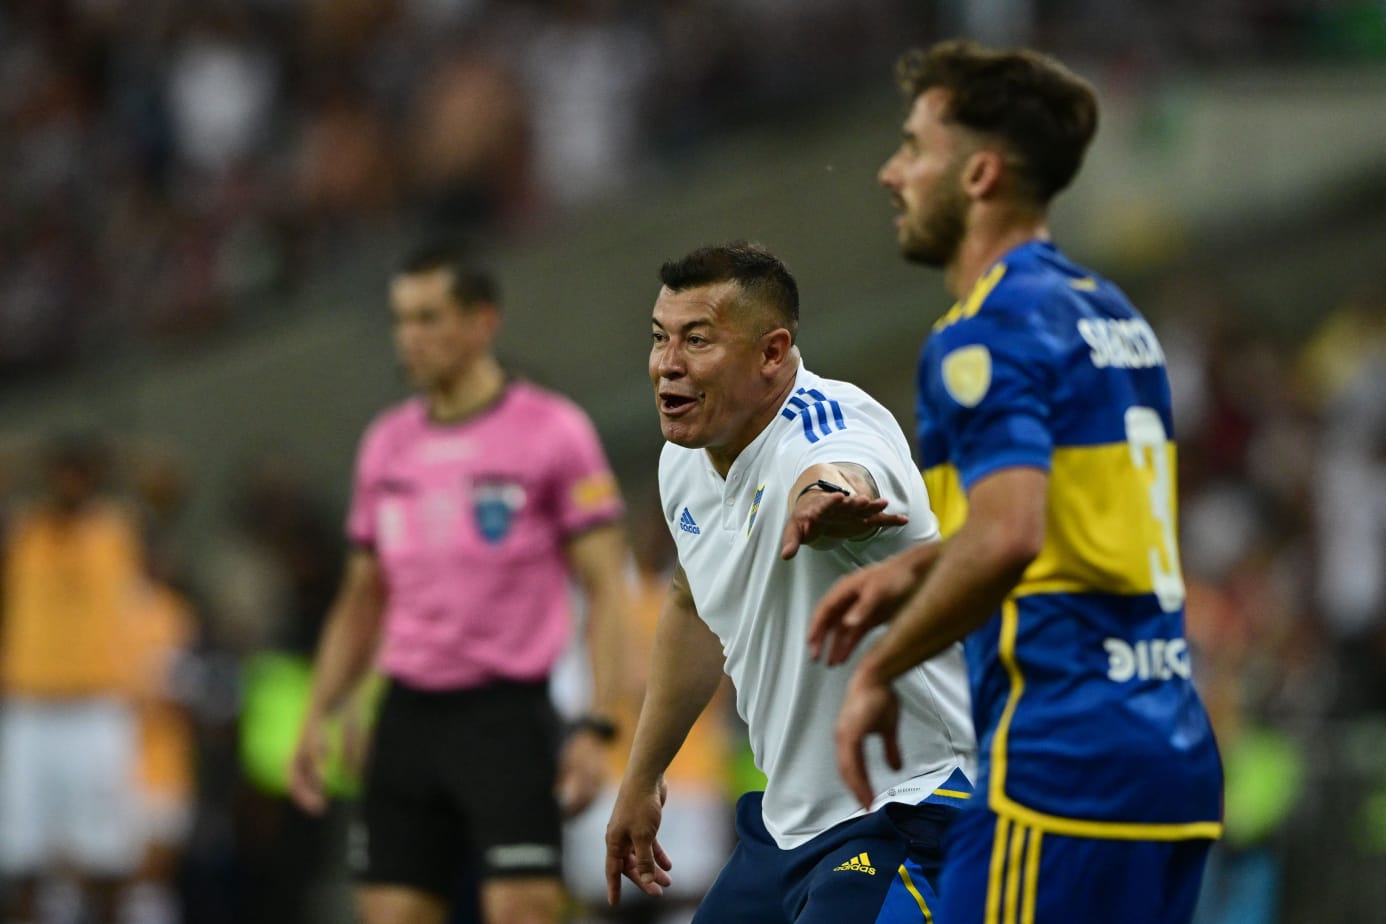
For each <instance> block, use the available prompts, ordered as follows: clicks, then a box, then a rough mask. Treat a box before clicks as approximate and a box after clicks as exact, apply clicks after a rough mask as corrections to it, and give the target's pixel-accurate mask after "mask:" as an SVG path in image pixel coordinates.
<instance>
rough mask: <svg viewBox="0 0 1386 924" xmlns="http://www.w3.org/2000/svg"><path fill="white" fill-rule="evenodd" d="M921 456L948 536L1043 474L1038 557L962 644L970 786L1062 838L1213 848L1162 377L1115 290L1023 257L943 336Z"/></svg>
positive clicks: (924, 375) (1044, 259) (937, 333)
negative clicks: (980, 499)
mask: <svg viewBox="0 0 1386 924" xmlns="http://www.w3.org/2000/svg"><path fill="white" fill-rule="evenodd" d="M918 386H919V403H918V415H919V417H918V419H919V432H918V438H919V451H920V459H921V462H922V464H923V467H924V469H925V471H924V478H925V481H926V483H927V485H928V489H929V498H930V501H931V503H932V504H933V506H934V511H935V513H936V514H937V515H938V518H939V522H940V527H941V529H942V532H943V535H944V536H945V537H946V536H949V535H951V534H952V533H953V532H955V531H956V530H957V529H958V527H959V526H961V525H962V523H963V521H964V519H965V518H966V516H967V495H966V492H967V490H968V489H969V488H970V487H971V486H972V485H973V484H975V483H976V482H977V481H978V480H980V479H981V478H983V477H985V476H986V475H988V474H991V473H993V472H996V471H998V470H1000V469H1004V468H1009V467H1014V466H1033V467H1036V468H1041V469H1044V470H1046V471H1047V472H1048V473H1049V497H1048V511H1047V515H1046V535H1045V542H1044V547H1043V550H1042V551H1041V553H1040V555H1039V557H1038V558H1036V560H1035V561H1034V562H1033V563H1031V565H1030V567H1029V569H1028V570H1027V571H1026V572H1025V576H1024V578H1023V579H1022V581H1021V583H1020V584H1019V586H1017V587H1016V589H1015V591H1014V592H1013V593H1012V595H1011V596H1010V597H1009V598H1008V599H1007V601H1006V602H1005V604H1004V605H1003V606H1002V608H1001V610H1000V611H999V612H997V613H996V614H994V615H993V616H992V617H991V618H990V619H989V620H988V621H987V622H986V623H985V624H984V625H983V626H982V627H981V628H979V629H978V630H977V631H976V632H974V633H973V634H972V636H971V637H969V638H968V639H967V642H966V645H965V647H966V651H967V660H968V671H969V678H970V683H971V689H972V697H973V707H972V708H973V717H974V720H975V722H976V726H977V730H978V748H979V756H980V758H981V760H980V768H979V769H980V777H981V778H980V780H979V785H978V787H977V788H978V791H979V792H985V793H987V799H988V805H989V807H990V808H991V809H992V810H993V811H995V812H997V813H998V814H1000V815H1004V816H1008V817H1010V818H1012V819H1015V820H1019V821H1021V822H1023V823H1024V824H1027V825H1031V826H1034V827H1037V828H1039V829H1041V830H1045V831H1052V832H1055V833H1061V834H1068V835H1076V836H1092V837H1109V838H1137V839H1156V840H1176V839H1183V838H1190V837H1216V836H1217V835H1218V834H1219V832H1220V830H1221V821H1220V819H1221V817H1222V806H1221V801H1222V769H1221V764H1220V761H1219V758H1218V753H1217V747H1216V745H1215V743H1214V740H1213V733H1212V729H1211V728H1210V727H1209V724H1208V717H1207V715H1206V713H1205V712H1204V709H1203V705H1202V703H1201V702H1200V701H1199V698H1198V694H1197V693H1196V692H1195V690H1194V687H1193V684H1192V683H1191V682H1190V678H1189V673H1190V671H1189V652H1188V646H1187V644H1186V643H1185V641H1184V584H1183V579H1182V577H1181V574H1180V568H1179V550H1178V542H1177V539H1176V522H1175V443H1174V435H1173V434H1174V427H1173V422H1172V419H1171V414H1170V391H1169V380H1168V378H1167V376H1166V372H1165V363H1164V355H1163V353H1162V351H1161V349H1160V344H1159V341H1158V340H1156V338H1155V334H1154V332H1153V331H1152V330H1151V328H1150V326H1149V325H1148V324H1147V323H1146V322H1145V320H1144V319H1143V318H1142V317H1141V316H1140V314H1139V313H1138V312H1137V311H1136V310H1135V308H1133V307H1132V306H1131V304H1130V302H1128V301H1127V299H1126V297H1125V296H1124V295H1122V293H1121V292H1120V291H1118V290H1117V289H1116V287H1114V286H1113V285H1112V284H1111V283H1109V282H1107V281H1106V280H1103V279H1100V278H1098V277H1096V276H1094V275H1092V274H1091V273H1088V272H1087V271H1085V270H1084V269H1082V268H1081V267H1079V266H1076V265H1075V264H1073V263H1072V262H1070V261H1069V260H1068V259H1067V258H1066V257H1064V256H1063V255H1062V254H1061V253H1059V252H1058V251H1057V250H1055V249H1054V248H1053V247H1052V246H1051V245H1049V244H1047V243H1044V242H1038V241H1036V242H1031V243H1028V244H1025V245H1022V246H1020V247H1018V248H1016V249H1014V250H1012V251H1011V252H1010V253H1008V254H1007V255H1006V256H1005V257H1003V258H1002V259H1001V260H1000V261H999V262H998V263H996V264H995V265H994V266H992V267H991V269H990V270H988V271H987V272H986V273H984V274H983V276H982V277H981V278H980V279H979V280H978V282H977V284H976V286H975V287H974V289H973V291H972V292H971V293H970V294H969V295H968V296H967V297H966V298H965V299H963V300H962V301H961V302H959V303H958V304H957V305H955V306H954V307H953V308H952V309H951V310H950V311H949V312H948V313H947V314H946V315H945V316H944V317H943V318H941V319H940V320H939V321H938V323H937V324H936V325H935V326H934V330H933V333H932V335H931V336H930V338H929V340H928V342H927V343H926V344H925V346H924V351H923V354H922V356H921V358H920V364H919V382H918Z"/></svg>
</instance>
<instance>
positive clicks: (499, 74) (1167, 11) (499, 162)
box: [0, 0, 1386, 924]
mask: <svg viewBox="0 0 1386 924" xmlns="http://www.w3.org/2000/svg"><path fill="white" fill-rule="evenodd" d="M955 35H967V36H971V37H974V38H978V39H981V40H983V41H987V42H990V43H995V44H1003V45H1006V44H1030V45H1034V46H1037V47H1039V48H1042V49H1044V50H1046V51H1051V52H1053V53H1056V54H1058V55H1059V56H1060V57H1062V58H1063V59H1064V60H1065V61H1066V62H1067V63H1068V64H1069V65H1070V66H1071V67H1073V68H1074V69H1075V70H1078V71H1079V72H1080V73H1082V74H1084V75H1085V76H1087V77H1088V78H1090V79H1091V80H1092V81H1093V82H1094V84H1095V85H1096V86H1097V88H1098V90H1099V94H1100V97H1101V102H1102V106H1103V113H1102V126H1101V129H1100V131H1099V136H1098V139H1097V141H1096V143H1095V145H1094V148H1093V150H1092V151H1091V153H1090V155H1089V158H1088V162H1087V164H1086V166H1085V168H1084V171H1083V173H1082V174H1081V175H1080V177H1079V179H1078V181H1077V183H1076V185H1075V186H1074V188H1073V189H1072V190H1070V191H1069V192H1067V193H1066V194H1064V195H1063V196H1062V197H1061V199H1060V201H1059V204H1058V206H1057V208H1056V212H1055V221H1054V228H1055V232H1056V237H1057V238H1058V241H1059V243H1060V244H1061V245H1063V246H1065V247H1066V248H1067V249H1068V250H1070V251H1071V252H1072V253H1073V254H1074V255H1075V256H1077V257H1078V258H1080V259H1081V260H1083V261H1086V262H1088V263H1090V264H1091V265H1093V266H1094V268H1096V269H1098V270H1099V271H1101V272H1102V273H1104V274H1105V275H1107V276H1109V277H1111V278H1113V279H1114V280H1116V281H1117V282H1118V283H1120V284H1121V285H1122V286H1123V287H1124V288H1126V289H1127V291H1128V292H1129V293H1130V294H1131V295H1132V297H1133V298H1134V300H1135V301H1136V303H1137V305H1139V306H1141V307H1142V308H1143V310H1145V312H1146V313H1147V314H1148V315H1149V316H1150V318H1151V320H1152V322H1153V323H1154V324H1155V326H1156V328H1157V330H1158V331H1159V333H1160V335H1161V338H1162V342H1163V344H1164V347H1165V350H1166V353H1167V354H1168V358H1169V365H1170V373H1171V378H1172V381H1173V385H1174V388H1175V392H1176V404H1175V413H1176V425H1177V427H1178V438H1179V441H1180V451H1181V464H1180V468H1181V491H1182V494H1181V501H1182V509H1181V524H1180V525H1181V533H1182V538H1183V543H1184V554H1185V576H1186V579H1187V581H1188V583H1189V604H1188V621H1189V634H1190V638H1191V642H1192V643H1193V644H1194V648H1195V651H1196V657H1195V668H1196V671H1197V673H1198V675H1199V680H1200V685H1201V688H1202V690H1203V692H1204V694H1205V696H1206V697H1207V700H1208V703H1209V707H1210V711H1212V712H1213V714H1214V718H1215V722H1216V724H1217V726H1218V731H1219V738H1220V741H1221V743H1222V747H1223V750H1224V756H1225V759H1226V761H1227V764H1228V792H1227V813H1228V836H1227V838H1226V840H1225V842H1224V843H1223V844H1222V845H1221V847H1220V848H1219V850H1218V852H1217V854H1216V855H1215V858H1214V866H1213V869H1212V870H1211V872H1210V875H1209V878H1208V883H1207V889H1206V894H1205V901H1204V905H1203V908H1202V910H1201V912H1200V914H1201V917H1200V924H1209V922H1228V924H1230V922H1247V924H1259V922H1277V921H1278V922H1285V924H1299V922H1304V924H1333V922H1340V921H1341V922H1349V921H1352V922H1357V921H1368V920H1382V919H1383V918H1382V915H1383V912H1382V910H1381V909H1382V908H1383V907H1386V875H1383V873H1382V871H1383V870H1384V869H1386V219H1383V218H1382V216H1383V215H1384V214H1386V5H1383V4H1382V3H1381V2H1380V0H1202V2H1199V3H1197V4H1195V3H1192V2H1185V0H1171V2H1160V3H1157V2H1137V3H1126V4H1119V5H1118V4H1108V3H1099V2H1094V0H1068V2H1063V0H1054V2H1042V0H1028V2H1026V0H986V2H971V3H965V2H962V0H953V2H942V0H940V2H903V0H899V2H897V0H884V2H876V3H871V4H862V3H854V2H850V0H658V2H656V0H649V2H633V0H627V2H621V0H551V2H522V0H207V2H198V3H188V2H178V0H3V2H0V498H3V499H4V500H5V502H6V505H7V507H9V506H15V505H21V504H22V503H23V502H24V501H25V500H27V499H29V498H31V497H33V496H35V495H36V494H38V493H40V492H41V491H42V478H41V469H42V464H41V463H42V460H43V458H44V454H43V450H44V448H45V447H47V446H50V445H51V444H52V440H53V439H54V438H55V437H58V436H60V435H62V434H72V433H82V434H85V435H87V436H89V437H92V438H97V439H99V440H100V441H101V442H102V443H103V445H104V446H105V447H106V448H107V450H108V452H107V453H106V455H105V456H104V458H105V464H104V468H103V479H102V481H101V483H100V490H101V491H102V492H103V493H104V494H106V495H108V496H110V497H112V498H116V499H119V500H121V501H123V502H125V503H126V504H127V505H128V506H129V507H130V509H132V510H134V511H136V512H137V513H136V516H137V517H138V520H139V522H140V524H141V529H142V535H143V536H144V542H145V547H146V548H145V551H146V552H147V554H148V558H149V563H150V564H149V568H150V580H151V582H154V583H155V584H157V586H159V587H161V588H165V589H167V590H169V591H170V592H171V593H176V595H177V600H178V601H179V604H178V605H179V606H180V607H181V612H182V613H183V616H184V619H185V622H186V624H187V630H186V631H185V632H182V633H177V634H175V635H174V636H171V637H170V638H171V639H172V640H170V639H165V642H164V645H165V648H166V649H168V650H170V651H173V652H174V655H175V656H172V657H171V658H170V660H169V661H168V663H169V664H170V665H172V666H170V667H169V668H168V670H167V675H166V677H165V678H164V682H161V684H159V692H158V693H157V698H161V699H163V700H165V701H167V702H168V703H171V704H173V705H174V706H175V707H176V709H177V711H178V714H179V715H180V716H181V717H182V721H183V722H184V725H183V736H182V737H181V738H177V739H176V740H177V741H181V742H182V744H179V745H177V746H176V747H175V748H174V750H175V752H176V753H177V754H180V755H181V757H180V758H178V759H179V760H181V761H182V762H183V764H184V765H185V767H186V776H187V781H186V782H185V783H184V784H183V785H182V787H181V789H178V790H177V793H178V794H179V798H181V799H183V800H184V801H185V802H186V804H187V806H188V811H189V821H188V824H187V825H186V828H185V830H184V832H183V834H182V835H181V836H180V837H179V838H178V839H176V843H175V844H174V845H173V848H174V850H173V853H174V860H173V862H172V864H171V865H170V866H169V867H168V871H167V872H166V874H165V875H163V876H162V877H161V879H160V881H159V882H156V883H155V884H154V886H152V888H156V889H162V890H163V892H164V893H165V895H166V897H168V898H169V901H167V902H164V903H163V904H162V905H161V906H160V907H162V908H163V910H148V911H145V912H141V911H139V910H138V909H137V910H136V911H132V912H131V914H132V915H134V914H139V913H145V914H147V915H148V916H147V917H144V918H132V920H133V921H136V922H138V921H148V922H155V924H157V922H162V921H167V920H185V921H189V922H195V924H222V922H227V924H229V922H242V921H244V922H257V924H258V922H262V921H278V920H282V921H295V922H296V921H305V922H316V921H341V920H346V919H348V917H349V912H347V911H345V910H344V908H345V907H346V906H345V904H344V902H345V884H344V872H343V863H342V860H341V857H342V855H343V852H344V850H345V846H344V844H343V838H344V835H343V833H342V829H343V824H342V820H343V818H344V817H345V811H346V810H345V809H341V810H339V811H337V812H335V813H334V814H333V815H331V816H329V818H328V819H327V820H326V821H323V822H316V821H310V820H308V819H306V818H303V817H302V816H301V815H299V814H297V813H296V812H295V811H293V810H292V809H290V808H289V807H288V805H287V803H286V802H285V800H284V799H283V796H282V790H281V789H279V788H278V787H279V785H280V781H279V780H277V779H276V776H275V772H274V767H273V766H272V765H273V764H274V760H275V759H276V755H277V754H278V751H276V750H275V749H276V748H279V747H282V746H283V741H282V739H283V737H284V734H283V731H282V729H284V728H290V727H292V724H293V718H292V703H293V702H295V701H296V700H295V699H294V697H295V696H297V695H300V694H299V693H296V692H295V691H301V686H295V684H300V685H301V683H302V669H303V664H304V659H305V658H306V656H307V655H308V654H309V653H310V652H311V650H312V646H313V644H314V642H315V639H316V632H317V629H318V626H319V623H320V622H321V619H322V616H323V614H324V612H325V609H326V606H327V603H328V601H329V599H330V596H331V593H332V590H333V587H334V584H335V581H336V577H337V570H336V569H337V567H338V564H339V562H340V560H341V558H342V555H343V552H344V548H343V541H342V538H341V531H340V528H339V522H340V519H341V513H342V510H343V507H344V505H345V500H346V497H347V492H348V482H349V477H350V470H351V463H352V458H353V453H354V449H355V443H356V440H357V438H358V437H359V435H360V433H361V430H362V428H363V427H364V426H365V425H366V423H367V422H368V421H369V419H370V418H371V417H372V416H373V415H374V413H376V412H377V411H378V410H379V409H380V408H382V407H383V406H385V405H386V404H387V403H389V402H391V401H393V400H395V399H397V398H398V397H400V396H402V395H403V394H405V393H406V391H407V386H406V383H405V382H404V380H403V378H402V377H401V376H400V375H399V373H398V372H397V370H396V368H395V365H394V362H393V359H392V355H391V347H390V342H389V323H388V313H387V308H386V303H385V288H386V282H387V278H388V275H389V273H390V271H391V268H392V266H393V262H394V261H395V259H396V258H397V257H398V256H399V254H400V252H401V250H402V249H404V248H405V247H406V246H408V245H409V244H411V243H414V242H416V241H418V240H420V239H422V238H424V237H431V236H438V235H446V236H449V237H460V238H463V239H465V240H468V241H471V242H472V245H473V246H474V248H475V251H476V255H477V258H478V260H480V261H482V262H484V263H487V264H489V265H491V266H493V267H495V269H496V270H497V272H498V274H499V277H500V280H501V283H502V293H503V298H504V301H505V305H506V329H505V333H504V334H503V335H502V339H501V353H502V356H503V358H505V359H506V361H507V362H508V363H509V365H510V366H511V368H512V369H514V370H515V371H516V372H517V373H519V374H523V375H525V376H528V377H530V378H533V379H535V380H537V381H538V382H540V383H542V384H545V385H548V386H550V387H554V388H557V389H559V390H562V391H564V392H566V393H568V394H570V395H571V396H573V397H574V398H576V399H577V400H578V401H579V402H581V403H582V404H583V405H584V406H585V407H586V408H587V409H588V410H589V412H590V413H591V414H592V415H593V417H594V419H595V420H596V422H597V424H598V427H599V429H600V430H601V433H602V436H603V438H604V440H605V443H606V445H607V448H608V452H609V453H610V455H611V457H612V460H613V463H614V464H615V466H616V468H617V472H618V475H619V476H620V477H621V479H622V482H623V485H624V487H625V489H626V493H627V495H628V497H629V499H630V501H631V504H632V508H633V509H632V519H633V521H640V520H641V519H643V518H647V517H648V515H649V512H648V508H649V506H650V505H651V504H652V503H653V501H652V496H653V487H652V486H653V481H654V475H655V458H656V454H657V451H658V447H659V434H658V429H657V426H656V424H655V420H654V416H653V414H652V412H651V407H650V397H649V394H648V383H647V381H646V379H645V372H644V354H645V349H646V346H645V345H646V337H647V333H646V332H647V329H648V328H647V326H646V319H647V317H648V311H649V306H650V305H651V304H652V303H653V300H654V296H655V294H656V292H657V290H658V283H657V279H656V275H655V271H656V269H657V267H658V265H659V263H660V262H661V261H663V260H664V259H667V258H670V257H676V256H680V255H682V254H683V253H685V252H687V251H688V250H690V249H692V248H693V247H695V246H697V245H699V244H702V243H707V242H712V241H718V240H725V239H730V238H750V239H753V240H758V241H760V242H762V243H764V244H765V245H767V246H768V247H770V248H771V249H772V250H774V251H775V252H777V253H778V254H779V255H781V256H782V257H784V258H785V259H786V260H787V262H788V263H789V264H790V267H791V269H793V270H794V271H795V273H796V275H797V276H798V277H799V281H800V286H801V289H802V291H803V295H804V306H803V334H802V341H801V342H802V345H803V347H804V352H805V356H806V360H807V362H808V363H810V364H811V365H812V367H813V368H814V369H815V370H816V371H818V372H820V373H824V374H828V375H832V376H835V377H843V378H850V379H853V380H855V381H857V382H859V383H860V384H862V385H863V386H864V387H866V388H867V389H868V390H870V391H872V392H873V393H875V394H877V395H878V396H879V397H880V398H882V400H884V401H885V402H886V403H887V404H888V405H889V406H890V407H891V408H892V409H893V410H895V411H896V413H897V416H898V417H899V419H900V421H901V424H902V425H903V426H904V427H905V428H906V430H907V431H910V430H912V400H913V399H912V394H911V388H912V386H911V382H912V381H913V366H914V358H915V354H916V352H917V349H918V346H919V343H920V341H921V340H922V338H923V336H924V334H925V332H926V331H927V328H928V326H929V324H930V323H931V321H932V319H933V318H934V317H936V316H937V315H938V314H939V313H941V312H942V311H943V310H944V309H946V307H947V302H946V297H945V296H944V294H943V290H942V285H941V280H940V279H939V278H938V277H937V276H935V275H932V274H930V273H927V272H923V271H920V270H917V269H913V268H910V267H908V266H906V265H904V264H903V263H902V261H900V260H899V258H898V257H897V255H896V253H895V248H894V243H893V233H892V230H891V225H890V217H891V212H890V209H889V205H888V201H887V197H886V196H885V194H884V193H883V192H881V191H880V189H879V187H877V186H876V183H875V171H876V168H877V167H878V166H879V164H880V162H881V161H882V160H883V159H884V158H885V157H886V156H887V154H888V153H889V152H890V151H891V149H892V148H893V147H894V145H895V143H896V138H897V137H898V131H899V122H900V119H901V118H902V116H903V114H904V108H903V104H902V101H901V100H900V98H899V96H898V94H897V93H896V91H895V89H894V86H893V79H892V77H891V64H892V62H893V60H894V58H895V56H896V55H897V54H898V53H899V52H900V51H902V50H904V49H905V48H907V47H909V46H911V45H916V44H924V43H928V42H931V41H934V40H937V39H941V38H945V37H950V36H955ZM652 567H653V570H655V571H657V570H658V568H657V566H652ZM653 605H657V603H656V604H653ZM0 618H3V614H0ZM175 642H176V644H175ZM161 676H163V675H162V674H161ZM286 704H287V705H286ZM285 710H287V712H286V711H285ZM286 715H287V716H288V718H285V716H286ZM267 716H268V717H267ZM275 731H278V732H279V733H278V735H276V734H275V733H274V732H275ZM732 734H733V735H734V734H735V732H734V729H733V731H732ZM175 762H177V761H175ZM708 772H709V773H712V774H714V775H716V774H718V773H722V771H721V770H717V769H716V768H714V769H712V770H709V771H708ZM718 785H721V786H723V787H724V788H725V790H726V791H727V792H728V793H731V792H734V791H735V789H736V788H737V787H738V786H740V785H744V783H743V778H742V777H740V776H738V775H736V773H735V772H734V771H733V770H730V769H726V770H725V773H724V775H723V776H722V777H718ZM349 788H350V787H349V784H344V787H343V789H344V791H346V790H349ZM4 836H5V834H4V820H3V819H2V818H0V838H3V837H4ZM718 849H720V845H718ZM670 850H671V852H675V848H674V847H673V846H670ZM65 895H66V897H64V896H65ZM154 904H158V903H157V902H155V903H154ZM154 904H151V905H150V907H151V908H153V907H154ZM581 904H582V903H581V902H575V907H574V911H573V919H574V920H586V919H587V918H586V917H584V915H586V914H587V912H586V911H584V910H583V909H582V907H581ZM73 905H74V902H73V900H72V897H71V896H70V895H68V894H66V893H65V892H64V890H63V886H62V883H61V881H60V879H59V881H57V882H55V884H54V886H53V888H52V890H51V894H50V895H49V899H48V902H47V905H46V906H45V907H48V908H49V913H50V916H51V920H52V921H55V922H56V921H65V920H72V914H73V913H75V909H74V908H73ZM160 914H162V915H164V917H158V916H157V915H160ZM169 915H173V916H172V917H169ZM593 920H595V918H593Z"/></svg>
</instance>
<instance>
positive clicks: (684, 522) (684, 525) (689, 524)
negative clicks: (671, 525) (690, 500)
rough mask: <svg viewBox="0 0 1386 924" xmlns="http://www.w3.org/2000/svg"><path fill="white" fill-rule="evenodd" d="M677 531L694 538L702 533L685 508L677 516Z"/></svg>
mask: <svg viewBox="0 0 1386 924" xmlns="http://www.w3.org/2000/svg"><path fill="white" fill-rule="evenodd" d="M679 529H681V530H683V531H684V532H686V533H692V534H693V535H695V536H697V535H699V534H701V533H702V529H700V528H699V526H698V524H697V523H696V522H695V521H694V520H693V514H691V513H689V512H688V508H687V507H684V508H683V513H682V514H680V515H679Z"/></svg>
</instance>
